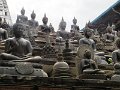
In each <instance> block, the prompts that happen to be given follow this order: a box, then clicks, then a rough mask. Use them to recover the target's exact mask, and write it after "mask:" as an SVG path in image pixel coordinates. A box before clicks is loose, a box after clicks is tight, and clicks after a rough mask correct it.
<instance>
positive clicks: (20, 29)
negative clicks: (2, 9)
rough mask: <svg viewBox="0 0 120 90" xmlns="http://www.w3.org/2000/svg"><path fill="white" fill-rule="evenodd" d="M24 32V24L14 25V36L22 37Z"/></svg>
mask: <svg viewBox="0 0 120 90" xmlns="http://www.w3.org/2000/svg"><path fill="white" fill-rule="evenodd" d="M23 30H24V27H23V25H22V24H20V23H16V24H14V25H13V34H14V35H15V37H16V38H20V37H22V35H23Z"/></svg>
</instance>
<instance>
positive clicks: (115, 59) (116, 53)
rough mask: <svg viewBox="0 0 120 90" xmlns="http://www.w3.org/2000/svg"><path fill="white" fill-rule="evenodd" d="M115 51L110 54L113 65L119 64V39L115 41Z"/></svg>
mask: <svg viewBox="0 0 120 90" xmlns="http://www.w3.org/2000/svg"><path fill="white" fill-rule="evenodd" d="M116 46H117V50H114V51H113V53H112V60H113V62H114V63H120V38H118V39H117V40H116Z"/></svg>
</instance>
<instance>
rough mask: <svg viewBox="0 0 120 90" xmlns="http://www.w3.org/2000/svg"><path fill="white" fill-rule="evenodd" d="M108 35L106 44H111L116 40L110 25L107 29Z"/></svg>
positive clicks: (106, 35)
mask: <svg viewBox="0 0 120 90" xmlns="http://www.w3.org/2000/svg"><path fill="white" fill-rule="evenodd" d="M106 31H107V33H106V34H105V35H104V39H105V42H108V43H111V42H114V40H115V35H114V34H113V33H112V27H111V26H110V25H108V27H107V28H106Z"/></svg>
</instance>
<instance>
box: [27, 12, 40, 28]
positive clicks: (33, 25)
mask: <svg viewBox="0 0 120 90" xmlns="http://www.w3.org/2000/svg"><path fill="white" fill-rule="evenodd" d="M35 18H36V14H35V13H34V11H33V12H32V14H31V20H28V25H29V26H30V27H31V28H36V27H37V26H38V25H39V24H38V21H36V20H35Z"/></svg>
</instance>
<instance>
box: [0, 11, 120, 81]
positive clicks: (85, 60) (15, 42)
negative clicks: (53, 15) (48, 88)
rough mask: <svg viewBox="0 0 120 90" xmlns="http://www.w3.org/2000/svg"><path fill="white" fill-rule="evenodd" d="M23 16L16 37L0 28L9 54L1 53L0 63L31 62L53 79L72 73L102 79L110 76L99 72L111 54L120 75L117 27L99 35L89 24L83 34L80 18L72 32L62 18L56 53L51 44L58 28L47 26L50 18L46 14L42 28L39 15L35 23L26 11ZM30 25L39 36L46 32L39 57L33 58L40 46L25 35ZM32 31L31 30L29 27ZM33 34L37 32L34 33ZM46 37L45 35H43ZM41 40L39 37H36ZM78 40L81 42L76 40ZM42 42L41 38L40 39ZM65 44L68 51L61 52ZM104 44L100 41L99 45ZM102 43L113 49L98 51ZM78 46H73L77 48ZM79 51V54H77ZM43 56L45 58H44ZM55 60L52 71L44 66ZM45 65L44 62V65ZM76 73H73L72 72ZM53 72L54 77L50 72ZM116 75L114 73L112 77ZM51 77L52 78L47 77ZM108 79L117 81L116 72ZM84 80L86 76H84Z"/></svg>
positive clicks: (119, 46) (14, 28)
mask: <svg viewBox="0 0 120 90" xmlns="http://www.w3.org/2000/svg"><path fill="white" fill-rule="evenodd" d="M21 14H22V15H20V16H17V20H16V23H15V24H14V25H13V28H12V31H13V37H9V36H8V35H7V30H5V29H4V28H2V27H1V28H0V36H1V39H2V40H1V43H3V42H4V43H5V44H4V46H5V51H4V52H3V53H1V54H0V60H1V61H3V62H10V63H12V62H19V63H21V62H29V63H39V64H42V65H43V66H44V67H43V68H44V70H45V71H43V70H42V73H43V74H44V77H48V76H53V77H58V76H61V77H71V76H72V75H71V73H72V74H73V73H74V74H75V75H76V74H77V73H78V75H79V77H80V78H81V74H82V75H84V74H87V75H93V76H94V75H98V76H102V75H103V76H104V77H105V76H106V74H108V73H106V72H105V71H104V70H101V69H99V67H98V65H99V64H104V65H108V64H109V63H108V61H106V59H105V52H106V51H108V52H111V57H110V58H109V60H110V59H111V61H112V62H110V63H111V64H110V65H113V66H114V68H115V70H116V74H117V73H119V67H120V64H119V58H120V50H119V49H120V38H119V37H120V32H119V31H114V28H113V26H110V25H108V27H107V28H106V33H104V34H102V35H99V33H96V32H95V30H93V29H91V28H89V26H88V24H86V26H85V28H84V29H83V32H82V33H80V32H79V26H77V25H76V23H77V19H75V18H74V19H73V23H74V24H73V25H71V32H67V31H65V28H66V22H65V21H64V19H63V18H62V20H61V22H60V24H59V30H58V31H57V32H56V37H55V40H56V42H55V43H58V46H59V48H60V49H59V48H57V49H58V51H56V48H55V47H54V45H52V44H51V42H50V37H49V36H50V33H55V32H54V29H53V27H52V26H51V25H50V26H51V27H52V30H53V31H51V28H50V26H48V25H47V22H48V18H47V17H46V15H44V17H43V19H42V21H43V25H39V24H38V22H37V21H35V17H36V14H35V13H34V12H33V13H32V14H31V18H32V20H28V18H27V17H26V16H25V15H24V14H25V10H24V9H22V10H21ZM26 24H29V26H31V28H34V27H38V28H39V30H38V31H37V32H38V33H45V34H43V36H44V35H45V38H47V39H45V40H46V43H45V45H44V46H43V47H42V48H40V47H37V50H39V51H38V53H37V54H38V55H34V56H33V50H34V49H36V47H33V45H32V44H31V42H30V40H29V39H26V38H25V37H24V36H23V35H24V29H25V27H24V25H26ZM28 30H30V28H28ZM31 34H33V33H31ZM41 35H42V34H41ZM96 36H99V37H98V38H99V40H98V39H96ZM35 37H38V36H35ZM76 38H77V39H76ZM39 39H40V38H39ZM62 41H63V42H64V49H63V50H62V52H60V51H61V43H62ZM99 41H100V42H99ZM76 42H77V43H76ZM98 43H100V44H102V45H103V46H105V45H110V44H111V43H113V44H112V46H111V47H110V48H109V49H110V50H106V51H104V50H103V51H98V50H97V44H98ZM72 44H75V45H78V46H77V50H75V49H74V50H72V49H71V45H72ZM74 47H75V46H74V45H73V48H74ZM74 52H75V53H74ZM40 53H41V55H40ZM51 54H55V55H56V57H55V58H51V57H50V56H49V57H47V55H51ZM46 58H47V60H48V62H49V61H51V59H52V61H54V63H53V65H52V69H51V66H50V65H47V66H46V65H44V64H43V63H44V62H45V60H46ZM41 62H42V63H41ZM68 63H74V64H75V65H76V66H74V68H72V69H71V67H70V66H69V64H68ZM70 69H71V70H73V71H71V70H70ZM51 71H52V75H50V73H48V72H51ZM117 71H118V72H117ZM111 73H112V74H111ZM47 74H48V75H47ZM108 76H111V77H112V79H113V80H114V79H116V77H115V76H114V75H113V72H111V71H110V74H109V75H108ZM82 77H84V76H82Z"/></svg>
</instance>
